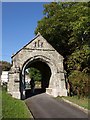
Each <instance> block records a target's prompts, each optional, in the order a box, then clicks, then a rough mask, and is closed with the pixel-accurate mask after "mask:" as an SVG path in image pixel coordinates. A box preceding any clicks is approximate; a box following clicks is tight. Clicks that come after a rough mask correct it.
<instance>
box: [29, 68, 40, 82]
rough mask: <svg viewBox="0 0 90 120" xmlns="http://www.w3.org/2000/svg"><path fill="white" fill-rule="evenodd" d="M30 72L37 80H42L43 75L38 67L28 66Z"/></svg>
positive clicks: (31, 76)
mask: <svg viewBox="0 0 90 120" xmlns="http://www.w3.org/2000/svg"><path fill="white" fill-rule="evenodd" d="M28 73H29V76H30V78H33V79H34V80H35V81H41V78H42V76H41V73H40V71H39V70H38V69H36V68H33V67H31V68H28Z"/></svg>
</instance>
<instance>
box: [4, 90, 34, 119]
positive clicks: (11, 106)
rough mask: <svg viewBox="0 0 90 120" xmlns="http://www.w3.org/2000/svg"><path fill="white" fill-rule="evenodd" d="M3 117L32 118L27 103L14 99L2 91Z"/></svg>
mask: <svg viewBox="0 0 90 120" xmlns="http://www.w3.org/2000/svg"><path fill="white" fill-rule="evenodd" d="M2 115H3V118H32V115H31V113H30V112H29V110H28V108H27V106H26V104H25V102H24V101H22V100H18V99H15V98H12V97H11V96H10V95H9V94H8V93H7V92H6V91H5V90H2Z"/></svg>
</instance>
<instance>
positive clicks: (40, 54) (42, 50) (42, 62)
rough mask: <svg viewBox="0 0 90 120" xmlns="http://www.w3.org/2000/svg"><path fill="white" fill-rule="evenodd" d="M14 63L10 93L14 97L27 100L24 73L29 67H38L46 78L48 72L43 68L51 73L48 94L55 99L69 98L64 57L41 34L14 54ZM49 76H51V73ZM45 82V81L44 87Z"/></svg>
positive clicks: (9, 86) (9, 87)
mask: <svg viewBox="0 0 90 120" xmlns="http://www.w3.org/2000/svg"><path fill="white" fill-rule="evenodd" d="M12 62H13V66H12V67H11V70H10V72H9V83H8V92H9V93H11V94H12V96H13V97H15V98H18V99H21V97H22V96H23V99H24V98H25V85H24V79H25V77H24V71H25V69H26V68H27V66H29V65H30V66H34V67H35V66H36V67H38V69H40V70H41V71H42V74H43V76H44V77H45V75H46V73H44V72H46V71H45V70H44V71H43V68H44V69H47V70H48V72H51V73H50V77H49V78H50V80H48V85H47V86H46V87H45V89H46V93H47V94H50V95H52V96H54V97H56V96H67V90H66V87H65V78H64V68H63V57H62V56H61V55H60V54H59V53H58V52H57V51H56V50H55V49H54V48H53V47H52V46H51V45H50V44H49V43H48V42H47V41H46V40H45V39H44V38H43V37H42V36H41V35H40V34H38V35H37V36H36V37H35V38H34V39H33V40H32V41H30V42H29V43H28V44H26V45H25V46H24V47H23V48H22V49H20V50H19V51H18V52H17V53H16V54H14V55H13V56H12ZM46 66H47V67H46ZM45 67H46V68H45ZM49 69H50V70H49ZM47 75H48V76H49V73H48V74H47ZM44 77H43V78H44ZM49 78H48V79H49ZM46 79H47V78H46ZM44 82H45V81H44V80H43V86H44V84H45V83H44Z"/></svg>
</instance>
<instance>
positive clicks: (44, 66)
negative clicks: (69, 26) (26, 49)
mask: <svg viewBox="0 0 90 120" xmlns="http://www.w3.org/2000/svg"><path fill="white" fill-rule="evenodd" d="M28 67H29V68H30V67H34V68H36V69H38V70H39V71H40V72H41V75H42V80H41V89H35V93H34V94H31V92H30V89H29V90H25V70H26V69H27V68H28ZM51 75H52V71H51V68H50V66H49V61H46V60H45V59H43V58H39V56H38V58H37V57H36V58H35V57H34V58H31V59H29V60H27V61H26V62H25V63H24V65H23V67H22V72H21V82H20V83H21V85H20V88H22V89H21V99H23V98H28V97H31V96H33V95H37V94H40V93H43V92H46V88H48V87H49V82H50V77H51Z"/></svg>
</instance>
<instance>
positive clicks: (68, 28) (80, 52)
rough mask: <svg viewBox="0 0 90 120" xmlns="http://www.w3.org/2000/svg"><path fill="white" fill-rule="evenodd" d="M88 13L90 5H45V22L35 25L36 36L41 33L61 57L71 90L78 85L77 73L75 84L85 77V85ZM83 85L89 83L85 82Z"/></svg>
mask: <svg viewBox="0 0 90 120" xmlns="http://www.w3.org/2000/svg"><path fill="white" fill-rule="evenodd" d="M89 12H90V2H65V3H64V2H62V3H61V2H58V3H56V2H52V3H50V4H45V5H44V18H43V19H41V20H40V21H38V25H37V28H36V30H35V34H37V32H40V33H41V34H42V35H43V36H44V37H45V38H46V39H47V40H48V42H49V43H50V44H51V45H52V46H53V47H54V48H55V49H56V50H57V51H58V52H59V53H60V54H62V55H63V57H64V58H65V59H64V67H65V69H66V71H67V74H68V79H70V82H71V83H72V86H73V87H74V85H75V84H74V82H75V83H76V84H77V81H76V79H77V80H78V75H79V73H80V77H79V80H78V81H81V76H82V77H83V76H84V75H85V77H83V78H84V79H83V81H87V79H88V74H89V72H90V62H89V61H90V15H89ZM75 71H77V72H75ZM71 76H73V77H74V76H76V78H75V79H73V77H71ZM86 84H88V83H87V82H86ZM78 86H80V82H78ZM82 86H83V85H82ZM86 86H87V85H86ZM80 87H81V86H80ZM80 87H79V88H78V89H80ZM82 94H83V93H82Z"/></svg>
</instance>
